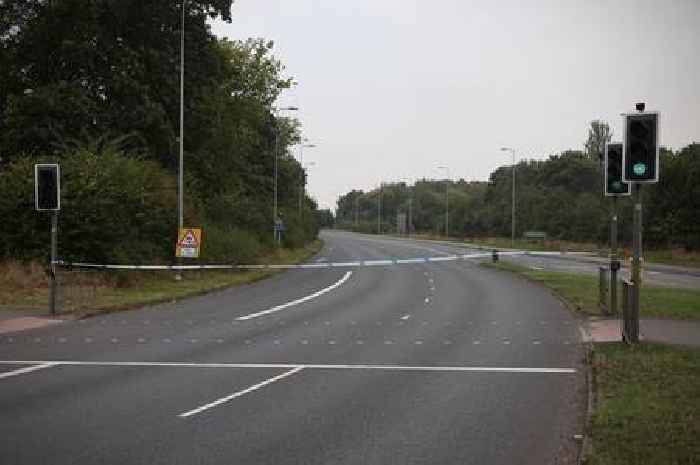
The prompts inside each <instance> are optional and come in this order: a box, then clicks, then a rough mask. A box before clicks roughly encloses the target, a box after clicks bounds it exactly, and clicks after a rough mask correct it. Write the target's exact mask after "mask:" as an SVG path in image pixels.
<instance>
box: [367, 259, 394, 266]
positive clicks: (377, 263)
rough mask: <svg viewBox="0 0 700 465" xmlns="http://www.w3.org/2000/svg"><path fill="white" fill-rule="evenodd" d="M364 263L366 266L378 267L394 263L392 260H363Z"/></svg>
mask: <svg viewBox="0 0 700 465" xmlns="http://www.w3.org/2000/svg"><path fill="white" fill-rule="evenodd" d="M362 263H364V264H365V265H366V266H380V265H391V264H393V263H394V261H393V260H365V261H364V262H362Z"/></svg>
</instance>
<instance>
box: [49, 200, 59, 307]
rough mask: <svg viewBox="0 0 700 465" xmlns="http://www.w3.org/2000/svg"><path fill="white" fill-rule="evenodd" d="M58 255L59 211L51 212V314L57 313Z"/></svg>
mask: <svg viewBox="0 0 700 465" xmlns="http://www.w3.org/2000/svg"><path fill="white" fill-rule="evenodd" d="M57 255H58V211H56V210H54V211H52V212H51V263H50V264H49V265H50V268H49V269H50V277H49V280H50V288H49V311H50V312H51V315H56V260H57V258H56V257H57Z"/></svg>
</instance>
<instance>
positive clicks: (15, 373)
mask: <svg viewBox="0 0 700 465" xmlns="http://www.w3.org/2000/svg"><path fill="white" fill-rule="evenodd" d="M55 365H56V364H55V363H51V362H44V363H41V364H39V365H34V366H30V367H25V368H19V369H17V370H13V371H8V372H6V373H0V379H4V378H10V377H12V376H18V375H23V374H25V373H31V372H32V371H37V370H43V369H44V368H50V367H52V366H55Z"/></svg>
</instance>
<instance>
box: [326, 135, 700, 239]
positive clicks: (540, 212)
mask: <svg viewBox="0 0 700 465" xmlns="http://www.w3.org/2000/svg"><path fill="white" fill-rule="evenodd" d="M661 153H662V155H661V178H660V182H659V183H658V184H655V185H647V186H645V187H644V190H643V193H644V211H645V213H644V224H645V233H644V240H645V243H646V244H648V245H649V246H652V247H656V246H664V247H669V246H670V247H675V246H683V247H686V248H687V249H693V250H697V249H698V248H700V221H698V218H700V186H699V185H698V180H699V179H700V144H692V145H689V146H688V147H686V148H684V149H683V150H681V151H679V152H677V153H672V152H670V151H668V150H664V149H662V151H661ZM599 167H600V165H599V162H598V160H597V158H591V157H589V156H587V155H585V154H584V153H583V152H580V151H566V152H564V153H562V154H560V155H554V156H551V157H549V159H548V160H545V161H537V160H530V161H521V162H520V163H518V164H517V166H516V192H517V196H516V206H517V209H516V226H517V230H516V235H517V236H518V237H520V236H522V235H523V234H524V233H525V231H544V232H546V233H547V237H548V238H551V239H566V240H573V241H584V242H599V243H607V241H608V235H609V229H608V227H609V215H610V208H611V205H612V200H611V199H609V198H605V197H603V194H602V178H601V174H600V171H599V169H600V168H599ZM511 176H512V168H511V167H501V168H498V169H497V170H496V171H494V172H493V173H491V176H490V178H489V181H488V182H469V183H468V182H466V181H464V180H460V181H457V182H450V187H449V189H450V235H452V236H457V237H479V236H510V227H511V226H510V225H511V195H512V194H511V192H512V191H511V188H512V187H511V186H512V177H511ZM378 196H379V191H378V189H375V190H373V191H370V192H366V193H365V192H362V191H356V190H353V191H351V192H348V193H347V194H345V195H343V196H341V197H340V198H339V200H338V210H337V224H338V226H339V227H344V228H355V205H356V199H357V205H358V207H359V208H358V211H359V214H358V226H357V229H359V230H361V231H365V232H376V231H377V199H378ZM409 200H411V202H412V207H413V208H412V209H413V211H412V214H413V215H412V216H413V226H414V230H415V231H418V232H425V233H432V234H444V224H445V223H444V215H445V181H431V180H421V181H418V182H416V183H415V184H414V185H413V186H407V185H406V184H404V183H396V184H385V185H384V186H383V188H382V231H385V232H393V231H396V218H397V213H408V206H409ZM618 210H619V212H620V214H619V232H620V241H621V243H622V244H625V243H627V242H628V241H630V240H631V227H632V205H631V200H630V198H628V197H624V198H620V199H618Z"/></svg>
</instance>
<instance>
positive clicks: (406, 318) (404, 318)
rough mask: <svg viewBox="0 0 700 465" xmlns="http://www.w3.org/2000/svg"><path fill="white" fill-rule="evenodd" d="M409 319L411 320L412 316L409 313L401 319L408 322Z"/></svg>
mask: <svg viewBox="0 0 700 465" xmlns="http://www.w3.org/2000/svg"><path fill="white" fill-rule="evenodd" d="M409 318H411V315H410V314H408V313H407V314H405V315H404V316H402V317H401V319H402V320H408V319H409Z"/></svg>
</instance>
